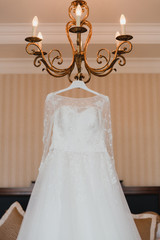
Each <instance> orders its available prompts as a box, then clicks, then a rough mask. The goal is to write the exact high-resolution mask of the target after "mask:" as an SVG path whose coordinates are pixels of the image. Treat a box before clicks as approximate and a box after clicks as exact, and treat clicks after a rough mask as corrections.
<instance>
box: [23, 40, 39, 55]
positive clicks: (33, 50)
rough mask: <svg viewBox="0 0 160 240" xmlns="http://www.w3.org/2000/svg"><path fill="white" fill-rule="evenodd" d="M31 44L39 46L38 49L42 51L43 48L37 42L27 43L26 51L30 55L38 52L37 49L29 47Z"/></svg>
mask: <svg viewBox="0 0 160 240" xmlns="http://www.w3.org/2000/svg"><path fill="white" fill-rule="evenodd" d="M30 46H35V47H36V48H38V51H39V52H40V51H41V48H40V47H39V45H38V44H37V43H35V42H30V43H28V44H27V45H26V48H25V49H26V52H27V53H28V54H29V55H35V53H36V50H35V49H31V50H30V49H29V47H30Z"/></svg>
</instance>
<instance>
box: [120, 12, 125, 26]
mask: <svg viewBox="0 0 160 240" xmlns="http://www.w3.org/2000/svg"><path fill="white" fill-rule="evenodd" d="M120 24H121V25H125V24H126V18H125V16H124V15H123V14H122V15H121V17H120Z"/></svg>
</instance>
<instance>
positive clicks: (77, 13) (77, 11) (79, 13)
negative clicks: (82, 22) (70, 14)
mask: <svg viewBox="0 0 160 240" xmlns="http://www.w3.org/2000/svg"><path fill="white" fill-rule="evenodd" d="M81 15H82V8H81V6H80V5H79V4H78V6H77V8H76V16H81Z"/></svg>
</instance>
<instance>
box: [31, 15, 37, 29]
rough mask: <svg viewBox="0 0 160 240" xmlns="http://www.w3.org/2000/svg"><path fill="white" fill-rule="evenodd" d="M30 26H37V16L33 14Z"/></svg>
mask: <svg viewBox="0 0 160 240" xmlns="http://www.w3.org/2000/svg"><path fill="white" fill-rule="evenodd" d="M32 26H33V27H37V26H38V17H37V16H35V17H34V18H33V20H32Z"/></svg>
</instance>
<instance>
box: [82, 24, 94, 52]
mask: <svg viewBox="0 0 160 240" xmlns="http://www.w3.org/2000/svg"><path fill="white" fill-rule="evenodd" d="M84 25H86V26H87V27H88V28H89V33H88V36H87V39H86V42H85V44H84V52H87V47H88V44H89V42H90V40H91V37H92V24H91V23H90V22H89V21H87V20H85V21H82V26H84Z"/></svg>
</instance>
